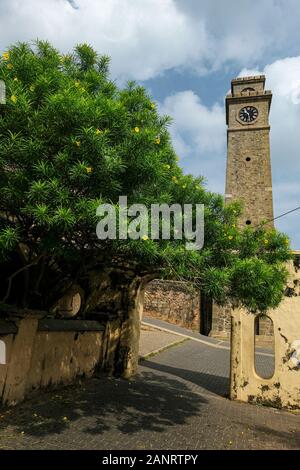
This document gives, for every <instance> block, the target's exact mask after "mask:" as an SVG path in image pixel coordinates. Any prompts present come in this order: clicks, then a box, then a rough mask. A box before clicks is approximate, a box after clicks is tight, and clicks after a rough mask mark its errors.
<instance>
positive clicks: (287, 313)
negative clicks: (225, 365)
mask: <svg viewBox="0 0 300 470" xmlns="http://www.w3.org/2000/svg"><path fill="white" fill-rule="evenodd" d="M268 317H269V318H270V319H271V320H272V321H273V325H274V342H275V343H274V347H275V371H274V374H273V376H272V377H271V378H269V379H264V378H262V377H260V376H259V375H258V374H257V372H256V370H255V358H254V353H255V351H254V347H255V346H254V339H255V334H254V333H255V331H254V321H255V316H254V315H253V314H250V313H247V312H245V311H243V310H236V311H233V313H232V340H231V384H230V396H231V399H233V400H240V401H245V402H252V403H257V404H262V405H269V406H274V407H277V408H288V409H300V297H290V298H289V297H286V298H285V299H284V300H283V302H282V303H281V304H280V306H279V307H278V308H277V309H276V310H272V311H270V312H268Z"/></svg>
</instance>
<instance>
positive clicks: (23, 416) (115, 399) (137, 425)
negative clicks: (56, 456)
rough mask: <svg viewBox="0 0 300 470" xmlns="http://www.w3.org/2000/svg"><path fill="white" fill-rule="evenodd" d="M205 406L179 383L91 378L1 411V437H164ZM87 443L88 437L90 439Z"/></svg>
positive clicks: (144, 376)
mask: <svg viewBox="0 0 300 470" xmlns="http://www.w3.org/2000/svg"><path fill="white" fill-rule="evenodd" d="M206 402H207V401H206V400H205V399H204V398H202V397H201V396H199V395H198V394H195V393H193V391H191V390H190V389H189V388H188V387H187V386H186V385H185V384H184V383H182V382H181V381H179V380H177V379H175V378H170V377H166V376H161V375H160V374H157V373H153V372H148V371H142V372H140V374H139V375H138V376H136V377H135V378H134V379H133V380H131V381H127V380H122V379H107V378H106V377H103V378H93V379H89V380H85V381H83V383H82V384H81V385H75V386H74V385H73V386H69V387H66V388H64V389H60V390H55V391H47V392H38V394H37V395H36V396H35V397H34V398H31V399H30V400H27V401H26V402H24V403H22V404H20V405H17V406H16V407H15V408H10V409H8V410H7V409H6V410H5V409H2V410H0V415H1V420H0V436H1V435H3V436H5V434H6V432H10V431H11V432H14V433H15V432H16V433H21V434H23V433H24V434H25V435H27V436H28V435H29V436H30V435H31V436H35V437H40V438H42V437H44V436H47V435H49V434H57V433H61V432H63V431H65V430H66V429H68V428H70V430H69V431H70V433H72V432H76V430H77V426H79V429H80V432H82V433H86V434H93V435H95V434H100V435H101V434H102V433H104V432H107V431H109V430H110V429H117V430H118V431H121V432H122V433H127V434H128V433H138V432H139V431H141V430H143V431H145V430H149V431H156V432H163V431H164V430H165V429H166V428H167V427H170V426H174V425H178V424H184V423H185V422H186V421H187V420H188V419H189V417H191V416H200V412H201V405H202V404H204V403H206ZM87 439H88V437H87Z"/></svg>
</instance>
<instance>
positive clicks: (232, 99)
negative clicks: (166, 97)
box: [225, 75, 273, 227]
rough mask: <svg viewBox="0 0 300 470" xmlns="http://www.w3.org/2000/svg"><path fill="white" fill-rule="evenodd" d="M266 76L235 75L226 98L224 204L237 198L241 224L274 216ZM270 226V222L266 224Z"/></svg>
mask: <svg viewBox="0 0 300 470" xmlns="http://www.w3.org/2000/svg"><path fill="white" fill-rule="evenodd" d="M271 100H272V93H271V92H270V91H266V90H265V76H264V75H260V76H256V77H245V78H236V79H234V80H232V82H231V93H230V94H229V95H227V97H226V123H227V126H228V130H227V170H226V194H225V201H226V203H228V202H231V201H234V200H240V201H242V203H243V214H242V216H241V218H240V222H239V225H240V227H245V226H246V225H249V226H252V227H253V226H256V225H258V224H260V223H261V222H262V221H265V220H271V219H273V198H272V176H271V161H270V139H269V133H270V125H269V111H270V106H271ZM268 226H269V227H273V222H270V223H269V224H268Z"/></svg>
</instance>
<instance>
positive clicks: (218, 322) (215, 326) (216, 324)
mask: <svg viewBox="0 0 300 470" xmlns="http://www.w3.org/2000/svg"><path fill="white" fill-rule="evenodd" d="M231 310H232V309H231V307H229V306H224V307H223V306H220V305H217V304H216V303H213V307H212V329H211V333H210V336H213V337H215V338H218V337H220V338H222V339H228V338H230V332H231Z"/></svg>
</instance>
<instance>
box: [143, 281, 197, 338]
mask: <svg viewBox="0 0 300 470" xmlns="http://www.w3.org/2000/svg"><path fill="white" fill-rule="evenodd" d="M144 314H145V315H147V316H150V317H153V318H159V319H161V320H165V321H168V322H170V323H174V324H177V325H181V326H184V327H186V328H191V329H195V330H197V331H199V324H200V293H199V291H198V290H195V289H193V288H192V286H191V285H190V284H188V283H186V282H181V281H164V280H158V279H157V280H154V281H152V282H150V283H149V284H148V285H147V287H146V291H145V300H144Z"/></svg>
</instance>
